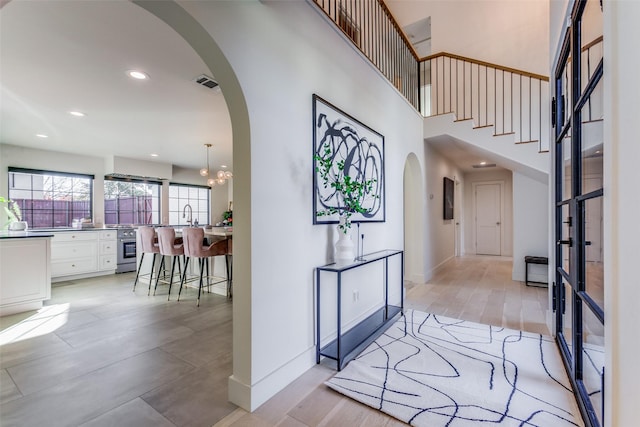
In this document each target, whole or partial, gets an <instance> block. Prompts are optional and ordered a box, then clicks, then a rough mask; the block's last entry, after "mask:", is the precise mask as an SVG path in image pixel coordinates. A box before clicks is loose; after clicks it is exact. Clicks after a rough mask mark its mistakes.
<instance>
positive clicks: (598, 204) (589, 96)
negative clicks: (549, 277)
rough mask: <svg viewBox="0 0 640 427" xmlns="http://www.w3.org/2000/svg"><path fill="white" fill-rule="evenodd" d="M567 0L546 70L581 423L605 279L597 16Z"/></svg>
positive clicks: (591, 424)
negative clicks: (567, 13)
mask: <svg viewBox="0 0 640 427" xmlns="http://www.w3.org/2000/svg"><path fill="white" fill-rule="evenodd" d="M569 7H570V8H571V18H570V22H571V25H570V26H568V27H567V28H566V32H565V34H564V38H563V45H562V48H561V50H560V53H559V56H558V57H557V64H558V65H557V68H556V70H555V74H554V79H555V93H554V98H555V105H554V107H555V110H556V112H557V113H556V115H555V118H556V124H555V129H554V131H555V133H554V134H555V150H554V154H555V155H554V162H555V164H554V176H555V187H554V193H555V194H554V196H555V197H554V200H555V203H556V209H555V213H556V218H555V224H554V227H555V228H554V230H555V240H556V242H557V245H556V252H555V267H556V277H555V279H556V280H555V283H554V287H555V290H554V297H555V300H556V304H555V307H556V308H555V309H556V313H555V320H556V336H557V341H558V345H559V348H560V350H561V354H562V356H563V359H564V361H565V365H566V366H567V369H568V372H569V378H570V380H571V383H572V386H573V388H574V391H575V393H576V398H577V399H578V402H579V407H580V410H581V413H582V416H583V419H584V421H585V425H586V426H588V427H599V426H602V422H603V418H602V413H603V405H602V402H603V395H604V390H603V388H602V384H603V381H602V379H603V373H604V359H605V357H604V356H605V355H604V347H603V345H604V319H605V312H604V295H605V286H606V283H604V280H603V260H604V256H605V255H606V254H605V253H604V251H603V241H604V235H603V232H604V230H603V221H602V219H603V198H604V188H603V154H604V153H603V129H604V126H603V124H604V115H603V111H604V109H603V84H602V76H603V73H604V68H603V60H602V59H603V50H602V22H603V20H602V9H601V6H600V1H599V0H576V1H575V2H572V3H570V6H569ZM575 111H578V112H577V113H576V114H574V112H575Z"/></svg>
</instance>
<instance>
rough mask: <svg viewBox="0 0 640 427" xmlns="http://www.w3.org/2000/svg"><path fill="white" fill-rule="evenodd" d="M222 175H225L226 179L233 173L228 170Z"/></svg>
mask: <svg viewBox="0 0 640 427" xmlns="http://www.w3.org/2000/svg"><path fill="white" fill-rule="evenodd" d="M224 177H225V178H226V179H229V178H232V177H233V174H232V173H231V172H229V171H226V172H225V173H224Z"/></svg>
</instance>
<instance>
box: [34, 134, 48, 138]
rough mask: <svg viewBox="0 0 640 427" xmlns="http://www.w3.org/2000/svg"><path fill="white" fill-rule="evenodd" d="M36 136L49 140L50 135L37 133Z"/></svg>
mask: <svg viewBox="0 0 640 427" xmlns="http://www.w3.org/2000/svg"><path fill="white" fill-rule="evenodd" d="M36 136H37V137H38V138H49V135H45V134H44V133H37V134H36Z"/></svg>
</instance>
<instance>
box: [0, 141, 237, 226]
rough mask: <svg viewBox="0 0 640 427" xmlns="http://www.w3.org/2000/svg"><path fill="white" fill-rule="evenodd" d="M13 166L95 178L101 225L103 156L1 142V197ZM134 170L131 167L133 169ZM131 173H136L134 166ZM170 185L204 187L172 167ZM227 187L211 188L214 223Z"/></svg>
mask: <svg viewBox="0 0 640 427" xmlns="http://www.w3.org/2000/svg"><path fill="white" fill-rule="evenodd" d="M10 166H12V167H18V168H27V169H40V170H48V171H55V172H70V173H80V174H87V175H94V176H95V180H94V181H93V221H94V223H96V225H102V224H104V175H105V174H106V173H110V172H111V170H110V169H109V162H108V161H105V159H104V158H103V157H96V156H82V155H78V154H69V153H62V152H58V151H49V150H37V149H33V148H26V147H18V146H15V145H9V144H2V143H1V141H0V189H3V190H2V191H0V194H2V195H5V192H6V189H7V188H9V184H8V181H7V179H8V173H7V169H8V168H9V167H10ZM132 167H133V166H132ZM132 171H135V167H133V169H132ZM172 182H177V183H180V184H194V185H202V184H204V182H203V178H202V177H201V176H200V174H199V173H198V171H197V170H190V169H184V168H177V167H174V168H173V178H172ZM227 185H228V184H225V185H223V186H220V187H214V188H213V189H212V192H211V210H210V212H211V215H212V218H213V219H214V220H216V218H219V217H221V215H222V212H224V211H225V210H226V209H227V206H228V194H229V193H228V188H227ZM168 188H169V181H164V183H163V188H162V191H161V196H160V209H161V212H160V218H161V222H162V223H163V224H168V218H169V203H168V197H169V191H168ZM0 218H2V219H0V223H2V224H4V223H5V222H6V220H5V219H4V218H5V213H4V210H2V211H1V212H0Z"/></svg>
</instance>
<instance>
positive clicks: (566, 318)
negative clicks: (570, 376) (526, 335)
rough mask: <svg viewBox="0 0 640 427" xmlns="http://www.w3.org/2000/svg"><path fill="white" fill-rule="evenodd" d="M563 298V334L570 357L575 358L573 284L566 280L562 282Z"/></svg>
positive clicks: (561, 304) (561, 301) (561, 302)
mask: <svg viewBox="0 0 640 427" xmlns="http://www.w3.org/2000/svg"><path fill="white" fill-rule="evenodd" d="M562 286H563V298H561V300H560V309H561V310H562V313H563V314H562V336H563V338H564V341H565V344H566V345H567V348H568V350H569V354H568V356H569V358H570V359H572V358H573V309H572V307H573V304H572V301H573V292H572V289H571V285H569V283H567V282H566V281H563V282H562Z"/></svg>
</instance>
